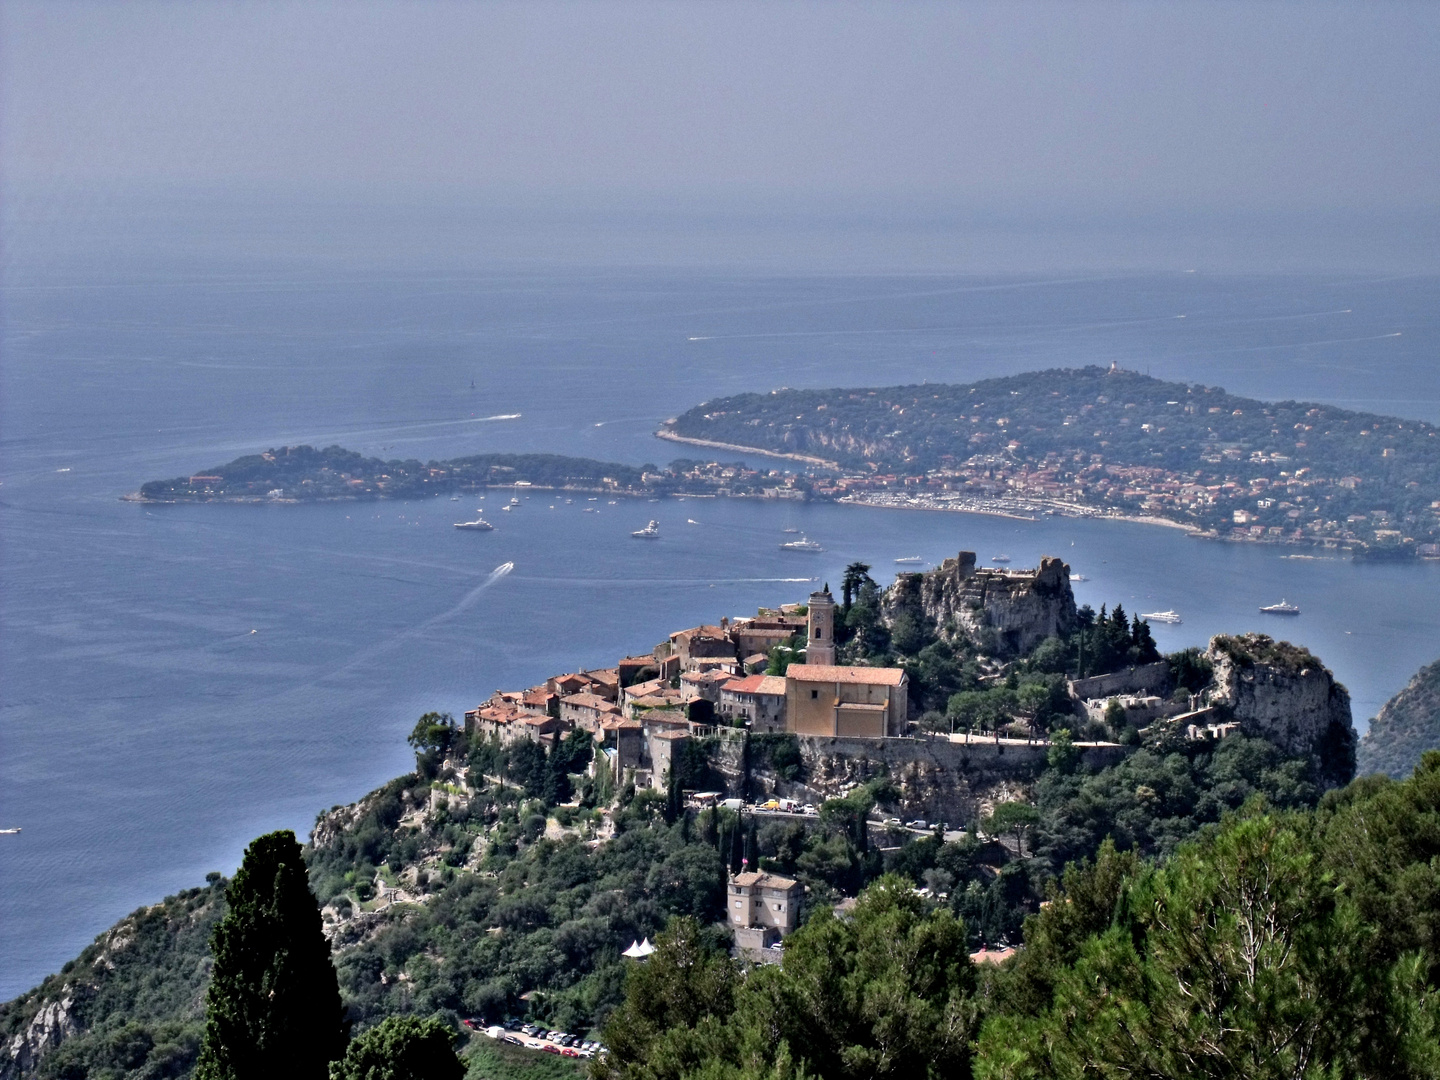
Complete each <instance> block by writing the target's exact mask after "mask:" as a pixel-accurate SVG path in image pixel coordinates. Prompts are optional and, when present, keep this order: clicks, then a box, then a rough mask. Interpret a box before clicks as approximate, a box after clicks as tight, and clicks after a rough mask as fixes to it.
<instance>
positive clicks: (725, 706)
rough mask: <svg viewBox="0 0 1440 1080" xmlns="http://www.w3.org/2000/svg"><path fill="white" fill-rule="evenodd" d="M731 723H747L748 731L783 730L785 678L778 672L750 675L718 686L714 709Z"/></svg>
mask: <svg viewBox="0 0 1440 1080" xmlns="http://www.w3.org/2000/svg"><path fill="white" fill-rule="evenodd" d="M716 711H717V712H718V713H719V715H720V716H721V717H722V718H724V719H725V720H726V721H727V722H728V723H730V724H741V723H743V724H747V725H748V726H749V728H750V730H751V731H784V730H785V679H784V678H783V677H782V676H779V675H750V676H747V677H746V678H743V679H734V680H732V681H730V682H728V683H726V684H725V685H724V686H722V687H721V688H720V704H719V707H718V708H717V710H716Z"/></svg>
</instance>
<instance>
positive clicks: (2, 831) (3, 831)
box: [0, 829, 20, 836]
mask: <svg viewBox="0 0 1440 1080" xmlns="http://www.w3.org/2000/svg"><path fill="white" fill-rule="evenodd" d="M19 831H20V830H19V829H0V836H14V835H15V834H16V833H18V832H19Z"/></svg>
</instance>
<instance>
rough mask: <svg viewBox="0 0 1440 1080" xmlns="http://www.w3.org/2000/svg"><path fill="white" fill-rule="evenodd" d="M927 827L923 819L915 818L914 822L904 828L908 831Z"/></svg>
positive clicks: (927, 824)
mask: <svg viewBox="0 0 1440 1080" xmlns="http://www.w3.org/2000/svg"><path fill="white" fill-rule="evenodd" d="M929 827H930V824H929V822H927V821H926V820H925V819H924V818H916V819H915V820H914V821H912V822H910V824H909V825H907V826H906V828H909V829H928V828H929Z"/></svg>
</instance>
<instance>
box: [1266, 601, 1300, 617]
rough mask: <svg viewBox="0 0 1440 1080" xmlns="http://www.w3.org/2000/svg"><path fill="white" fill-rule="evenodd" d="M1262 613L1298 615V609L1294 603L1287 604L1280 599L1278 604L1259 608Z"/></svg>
mask: <svg viewBox="0 0 1440 1080" xmlns="http://www.w3.org/2000/svg"><path fill="white" fill-rule="evenodd" d="M1260 613H1261V614H1262V615H1299V614H1300V609H1299V608H1298V607H1296V606H1295V605H1294V604H1287V603H1286V602H1285V601H1284V600H1281V601H1280V602H1279V603H1278V604H1270V605H1269V606H1267V607H1262V608H1261V609H1260Z"/></svg>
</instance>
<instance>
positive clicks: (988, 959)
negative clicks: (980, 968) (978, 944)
mask: <svg viewBox="0 0 1440 1080" xmlns="http://www.w3.org/2000/svg"><path fill="white" fill-rule="evenodd" d="M1014 955H1015V950H1014V949H1009V948H1006V949H981V950H980V951H979V952H972V953H971V954H970V962H971V963H972V964H1003V963H1004V962H1005V961H1006V960H1009V959H1010V957H1012V956H1014Z"/></svg>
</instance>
